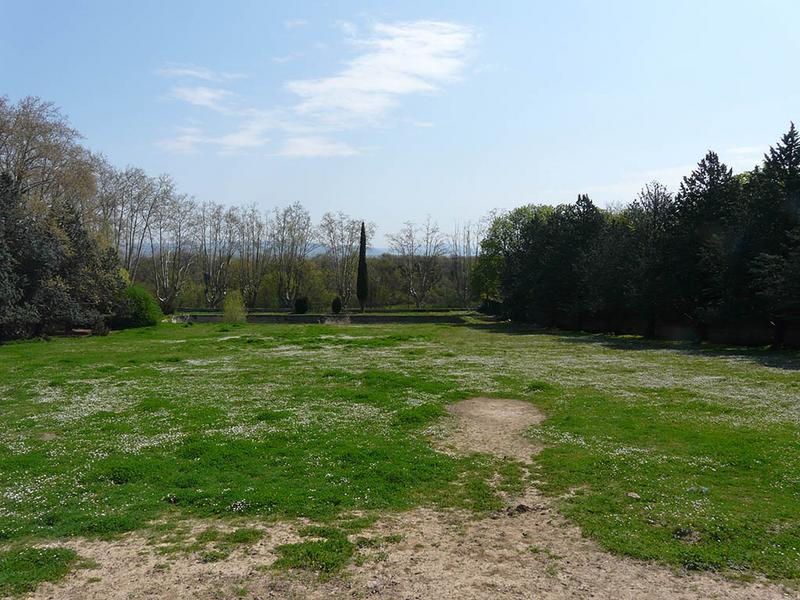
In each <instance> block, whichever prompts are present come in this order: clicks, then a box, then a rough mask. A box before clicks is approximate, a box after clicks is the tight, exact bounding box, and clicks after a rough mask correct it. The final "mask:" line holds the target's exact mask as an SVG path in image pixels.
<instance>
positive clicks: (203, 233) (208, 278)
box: [198, 202, 238, 308]
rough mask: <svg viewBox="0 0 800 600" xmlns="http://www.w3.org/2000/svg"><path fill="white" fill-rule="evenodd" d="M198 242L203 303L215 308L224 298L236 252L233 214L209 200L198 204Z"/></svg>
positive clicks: (235, 226)
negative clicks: (200, 204) (199, 205)
mask: <svg viewBox="0 0 800 600" xmlns="http://www.w3.org/2000/svg"><path fill="white" fill-rule="evenodd" d="M198 218H199V221H198V244H199V247H200V261H201V268H202V273H203V291H204V296H205V300H206V304H207V305H208V306H209V307H210V308H216V307H218V306H219V304H220V302H222V300H223V299H224V298H225V294H226V293H227V291H228V283H229V281H230V274H231V260H232V259H233V255H234V253H235V252H236V229H237V227H238V224H237V218H236V213H235V212H234V211H233V210H231V209H227V210H226V209H225V208H224V207H223V206H222V205H220V204H213V203H210V202H206V203H204V204H203V205H202V206H201V207H200V213H199V215H198Z"/></svg>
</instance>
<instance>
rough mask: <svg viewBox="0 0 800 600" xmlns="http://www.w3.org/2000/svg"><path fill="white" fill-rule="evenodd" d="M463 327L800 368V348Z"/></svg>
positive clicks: (502, 325)
mask: <svg viewBox="0 0 800 600" xmlns="http://www.w3.org/2000/svg"><path fill="white" fill-rule="evenodd" d="M462 327H467V328H470V329H476V330H479V331H485V332H488V333H498V334H505V335H550V336H557V337H558V338H560V339H561V340H562V341H563V342H566V343H570V344H596V345H599V346H603V347H605V348H611V349H614V350H673V351H676V352H682V353H685V354H691V355H694V356H703V357H720V358H735V359H741V360H749V361H752V362H756V363H758V364H760V365H762V366H765V367H770V368H773V369H784V370H787V371H800V351H797V350H794V351H792V350H771V349H768V348H749V347H746V346H734V345H724V344H712V343H707V342H704V343H698V342H690V341H682V340H656V339H647V338H644V337H642V336H638V335H613V334H609V333H589V332H585V331H566V330H563V329H552V328H546V327H539V326H536V325H530V324H526V323H512V322H510V321H501V320H490V319H486V320H484V321H482V322H471V323H465V324H464V325H462Z"/></svg>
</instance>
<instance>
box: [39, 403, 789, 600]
mask: <svg viewBox="0 0 800 600" xmlns="http://www.w3.org/2000/svg"><path fill="white" fill-rule="evenodd" d="M450 412H451V414H452V415H453V417H454V422H453V423H451V426H452V430H451V434H450V435H449V436H448V437H447V439H446V443H447V445H448V446H449V447H451V448H453V449H455V450H456V451H458V452H464V453H470V452H489V453H492V454H497V455H499V456H507V457H511V458H514V459H516V460H520V461H522V462H529V461H530V460H531V457H532V456H533V455H534V454H535V453H536V452H537V451H538V450H539V449H540V448H539V447H537V446H536V445H535V444H533V443H531V442H529V441H528V440H526V439H525V438H524V437H522V436H521V435H520V434H521V433H522V432H523V431H524V430H525V429H526V428H528V427H530V426H531V425H533V424H535V423H538V422H540V421H541V420H542V419H543V416H542V414H541V413H540V412H539V411H538V410H537V409H536V408H535V407H534V406H533V405H531V404H529V403H525V402H520V401H517V400H497V399H488V398H473V399H470V400H465V401H463V402H460V403H458V404H455V405H453V406H452V407H450ZM207 525H208V524H207V523H206V524H203V526H207ZM297 526H298V524H297V523H294V524H291V523H278V524H272V525H263V526H262V527H263V529H264V530H265V536H264V538H263V539H262V540H261V541H259V542H258V543H256V544H255V545H253V546H250V547H248V548H246V549H243V550H239V551H237V552H235V553H234V554H233V555H231V556H230V557H229V558H228V559H226V560H223V561H220V562H213V563H204V562H202V560H201V559H200V558H199V557H198V556H196V555H193V556H183V555H182V556H178V557H173V558H171V559H165V558H164V557H163V556H161V555H159V554H157V553H156V552H155V551H154V549H153V547H152V546H151V545H148V543H147V542H146V540H145V539H144V537H143V536H142V535H141V534H131V535H128V536H126V537H124V538H123V539H121V540H119V541H115V542H100V541H91V542H86V541H74V542H70V543H68V544H66V545H68V546H70V547H73V548H74V549H75V550H77V551H78V552H79V553H80V554H81V555H83V556H85V557H87V558H90V559H94V560H95V561H96V562H97V565H98V566H97V568H95V569H91V570H82V571H79V572H77V573H75V574H73V575H71V576H70V577H69V578H68V579H67V580H66V581H64V582H62V583H60V584H45V585H42V586H41V587H40V588H39V590H37V592H36V593H35V594H34V596H33V598H37V599H45V598H47V599H52V600H67V599H72V598H86V599H97V600H99V599H104V600H105V599H109V600H115V599H118V600H122V599H135V598H148V599H150V598H152V599H154V598H174V599H189V598H200V599H212V598H234V597H243V598H250V599H253V600H254V599H265V598H287V599H288V598H297V599H300V598H309V599H323V598H325V599H337V598H342V599H344V598H365V597H368V598H381V599H384V598H385V599H387V600H388V599H396V600H400V599H403V600H411V599H415V600H418V599H429V598H430V599H437V600H456V599H459V600H477V599H483V598H492V599H495V598H499V599H509V600H512V599H523V598H525V599H531V598H536V599H537V600H539V599H554V600H555V599H566V598H608V599H614V600H624V599H634V598H635V599H640V598H648V599H657V600H658V599H664V600H666V599H682V600H689V599H706V598H717V599H741V600H745V599H755V600H760V599H776V598H796V597H800V595H798V594H797V593H795V592H792V591H789V590H786V589H784V588H782V587H780V586H777V585H773V584H769V583H767V582H762V581H758V582H755V583H747V584H744V583H737V582H733V581H730V580H726V579H723V578H721V577H718V576H716V575H713V574H708V573H703V574H686V573H680V572H676V571H674V570H671V569H669V568H666V567H662V566H658V565H653V564H649V563H644V562H640V561H635V560H630V559H626V558H622V557H618V556H614V555H611V554H608V553H606V552H603V551H602V550H600V549H599V548H598V547H597V546H596V545H595V544H594V543H592V542H591V541H589V540H587V539H585V538H584V537H583V536H582V535H581V532H580V530H579V529H578V528H577V527H574V526H572V525H570V524H569V523H568V522H567V521H566V520H565V519H563V518H562V517H561V516H560V515H559V514H558V513H557V511H556V510H555V509H554V508H553V506H552V503H551V502H550V500H549V499H546V498H544V497H542V496H541V495H539V494H538V493H537V491H536V490H535V489H533V488H531V489H529V490H527V491H526V493H525V494H524V495H522V496H521V497H516V498H508V509H507V510H504V511H500V512H498V513H496V514H493V515H491V516H490V517H489V518H483V519H475V517H474V515H473V514H471V513H469V512H467V511H448V512H442V511H436V510H431V509H416V510H412V511H409V512H405V513H399V514H394V515H387V516H385V517H384V518H383V519H382V520H381V521H380V522H379V523H378V524H377V525H376V526H374V527H372V528H371V529H369V530H366V531H362V532H361V533H360V534H358V535H360V536H373V537H376V538H380V539H386V538H387V537H390V536H393V535H398V534H399V535H400V536H402V538H401V540H400V541H399V542H397V543H391V544H389V543H385V544H382V545H380V546H379V547H377V548H371V549H369V551H367V552H364V553H362V555H361V560H360V561H357V562H356V564H354V565H352V566H351V567H350V568H349V569H348V570H347V572H346V573H345V574H344V575H342V576H340V577H336V578H333V579H331V580H329V581H326V582H321V581H320V580H319V579H317V578H316V577H315V576H313V575H311V574H308V573H292V574H288V575H283V574H279V573H276V572H274V570H271V569H270V568H269V565H270V564H271V563H272V562H273V561H274V560H275V559H276V555H275V553H274V548H275V546H277V545H278V544H282V543H287V542H295V541H297V540H298V539H299V538H298V537H297V535H296V533H295V532H296V528H297ZM197 527H200V525H198V526H197ZM62 545H63V544H62Z"/></svg>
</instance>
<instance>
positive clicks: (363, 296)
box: [356, 222, 369, 312]
mask: <svg viewBox="0 0 800 600" xmlns="http://www.w3.org/2000/svg"><path fill="white" fill-rule="evenodd" d="M368 295H369V283H368V281H367V230H366V228H365V227H364V223H363V222H362V223H361V241H360V243H359V245H358V277H357V279H356V296H357V297H358V303H359V304H360V305H361V312H364V308H365V307H366V305H367V296H368Z"/></svg>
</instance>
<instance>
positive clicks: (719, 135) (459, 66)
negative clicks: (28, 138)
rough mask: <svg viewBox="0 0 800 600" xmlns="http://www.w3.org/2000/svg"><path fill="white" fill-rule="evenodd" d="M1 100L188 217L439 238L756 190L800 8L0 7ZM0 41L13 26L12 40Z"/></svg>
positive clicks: (795, 92) (798, 53)
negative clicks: (498, 220) (171, 183)
mask: <svg viewBox="0 0 800 600" xmlns="http://www.w3.org/2000/svg"><path fill="white" fill-rule="evenodd" d="M0 14H3V20H4V21H5V23H6V25H5V26H4V27H3V35H2V36H0V95H6V96H8V97H9V98H10V99H11V100H12V101H17V100H19V99H20V98H22V97H24V96H27V95H33V96H39V97H41V98H43V99H45V100H48V101H52V102H53V103H54V104H55V105H57V106H58V107H60V108H61V110H62V111H63V112H64V113H65V114H66V115H67V116H68V117H69V119H70V122H71V124H72V125H73V126H74V127H75V128H76V129H78V130H79V131H80V132H81V133H82V134H83V136H84V138H85V139H84V142H85V144H86V145H87V146H88V147H89V148H91V149H92V150H93V151H97V152H100V153H103V154H104V155H105V156H106V157H107V158H108V160H109V161H110V162H112V163H113V164H115V165H116V166H118V167H125V166H127V165H132V166H138V167H142V168H144V169H145V170H146V171H148V172H149V173H151V174H152V175H156V174H160V173H169V174H171V175H172V176H173V177H174V178H175V180H176V181H177V183H178V186H179V188H180V190H181V191H183V192H186V193H188V194H190V195H192V196H194V197H195V198H197V199H198V200H199V201H215V202H221V203H224V204H237V205H245V204H246V205H249V204H253V203H255V204H256V205H258V206H260V207H262V208H264V209H271V208H273V207H282V206H285V205H287V204H289V203H292V202H296V201H297V202H300V203H302V204H303V205H304V206H306V207H307V208H308V209H309V210H310V211H311V213H312V216H313V217H314V218H315V219H319V217H321V216H322V214H324V213H325V212H327V211H342V212H344V213H347V214H349V215H352V216H353V217H354V218H359V219H364V220H367V221H372V222H374V223H375V224H376V225H377V227H378V238H377V239H376V243H377V245H378V246H380V245H382V244H383V243H385V238H384V236H385V235H386V234H391V233H393V232H395V231H397V230H398V229H399V228H400V227H401V226H402V224H403V222H405V221H415V222H420V221H422V220H424V219H425V218H426V217H427V216H428V215H430V216H431V217H432V218H433V219H434V220H436V221H438V223H439V224H440V226H441V227H442V229H443V230H445V231H449V230H451V229H452V227H453V224H454V223H455V221H460V222H465V221H467V220H472V221H477V220H478V219H480V218H481V217H482V216H484V215H486V214H487V213H488V212H489V211H490V210H493V209H501V210H502V209H510V208H514V207H516V206H521V205H523V204H528V203H536V204H559V203H565V202H572V201H574V200H575V198H576V196H577V194H579V193H587V194H589V195H590V197H591V198H592V199H593V200H594V201H595V203H597V204H598V205H600V206H617V205H620V204H623V203H627V202H629V201H631V200H632V199H633V198H634V196H635V195H636V193H637V191H638V190H639V189H640V188H641V187H642V186H643V185H644V184H645V183H647V182H648V181H650V180H653V179H658V180H660V181H662V182H663V183H665V184H666V185H668V186H669V187H670V188H672V189H676V188H677V185H678V183H679V182H680V179H681V177H682V176H684V175H686V174H688V172H689V171H690V170H691V169H692V167H693V165H695V164H696V163H697V162H698V161H699V160H700V159H701V158H702V156H703V155H704V154H705V152H706V151H707V150H709V149H713V150H715V151H716V152H718V153H719V154H720V156H721V158H722V159H723V160H724V161H726V162H727V163H728V164H729V165H730V166H732V167H733V168H734V170H736V171H741V170H744V169H749V168H751V167H752V166H753V165H754V164H756V163H757V162H759V161H760V159H761V156H762V154H763V152H764V151H765V150H766V149H767V148H768V147H769V145H770V144H774V143H775V142H776V141H777V140H778V139H779V138H780V135H781V134H782V133H784V132H785V131H786V130H787V129H788V127H789V122H790V121H792V120H794V121H800V77H799V76H798V69H797V59H798V57H800V35H798V34H797V24H798V23H800V2H798V1H797V0H785V1H777V0H763V1H761V2H752V1H742V0H727V1H712V0H706V1H698V0H692V1H680V0H671V1H666V0H664V1H656V0H653V1H648V2H642V1H641V0H638V1H634V2H623V1H614V0H609V1H608V2H590V1H578V0H572V1H570V0H565V1H563V2H553V1H552V0H551V1H546V2H539V1H535V0H527V1H519V2H515V1H507V2H502V1H498V2H467V1H464V0H446V1H440V2H432V1H415V0H402V1H398V2H355V1H347V0H345V1H338V0H337V1H336V2H310V1H309V2H300V1H297V2H281V3H278V2H268V1H266V0H265V1H252V2H246V1H233V0H231V1H226V2H219V1H215V2H210V1H204V0H193V1H178V0H172V1H170V2H163V1H141V0H140V1H134V0H130V1H127V2H123V1H122V0H102V1H85V0H84V1H81V0H72V1H70V2H61V1H57V0H52V1H50V2H44V1H40V0H25V1H21V0H0ZM9 24H10V26H9Z"/></svg>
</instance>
